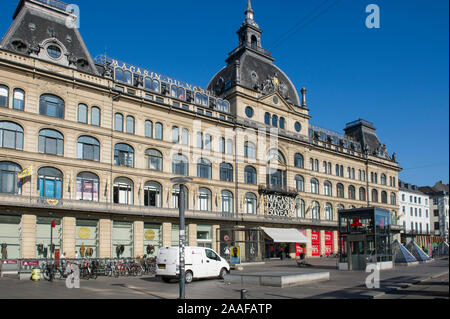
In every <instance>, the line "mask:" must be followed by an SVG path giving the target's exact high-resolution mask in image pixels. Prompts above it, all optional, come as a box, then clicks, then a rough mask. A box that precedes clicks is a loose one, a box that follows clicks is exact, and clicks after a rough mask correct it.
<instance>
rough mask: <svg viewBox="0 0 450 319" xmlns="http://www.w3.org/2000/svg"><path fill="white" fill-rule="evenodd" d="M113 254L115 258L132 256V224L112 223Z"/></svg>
mask: <svg viewBox="0 0 450 319" xmlns="http://www.w3.org/2000/svg"><path fill="white" fill-rule="evenodd" d="M112 242H113V254H114V257H116V258H131V257H134V256H133V253H134V252H133V242H134V241H133V223H132V222H119V221H114V222H113V241H112Z"/></svg>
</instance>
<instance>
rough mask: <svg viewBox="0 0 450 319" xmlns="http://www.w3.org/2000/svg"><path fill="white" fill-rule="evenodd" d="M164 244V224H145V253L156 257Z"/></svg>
mask: <svg viewBox="0 0 450 319" xmlns="http://www.w3.org/2000/svg"><path fill="white" fill-rule="evenodd" d="M161 246H162V225H161V224H151V223H145V224H144V254H145V255H147V257H156V256H157V255H158V251H159V249H160V248H161Z"/></svg>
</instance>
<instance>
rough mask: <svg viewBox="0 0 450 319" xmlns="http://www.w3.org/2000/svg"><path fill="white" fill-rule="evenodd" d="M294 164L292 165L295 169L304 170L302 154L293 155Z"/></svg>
mask: <svg viewBox="0 0 450 319" xmlns="http://www.w3.org/2000/svg"><path fill="white" fill-rule="evenodd" d="M294 162H295V163H294V164H295V167H298V168H305V160H304V157H303V155H302V154H299V153H297V154H295V159H294Z"/></svg>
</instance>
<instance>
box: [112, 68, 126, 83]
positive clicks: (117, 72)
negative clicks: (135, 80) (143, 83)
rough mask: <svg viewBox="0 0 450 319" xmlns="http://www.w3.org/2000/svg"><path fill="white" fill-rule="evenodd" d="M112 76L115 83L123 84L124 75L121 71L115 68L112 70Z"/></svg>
mask: <svg viewBox="0 0 450 319" xmlns="http://www.w3.org/2000/svg"><path fill="white" fill-rule="evenodd" d="M114 75H115V78H116V81H120V82H124V81H125V76H124V73H123V70H122V69H120V68H116V69H115V70H114Z"/></svg>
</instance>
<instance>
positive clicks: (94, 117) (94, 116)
mask: <svg viewBox="0 0 450 319" xmlns="http://www.w3.org/2000/svg"><path fill="white" fill-rule="evenodd" d="M100 124H101V112H100V109H99V108H98V107H96V106H93V107H92V108H91V125H93V126H100Z"/></svg>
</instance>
